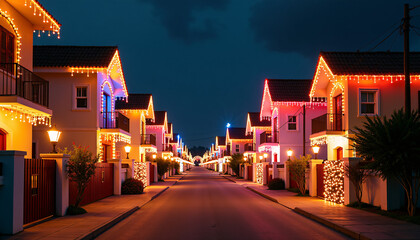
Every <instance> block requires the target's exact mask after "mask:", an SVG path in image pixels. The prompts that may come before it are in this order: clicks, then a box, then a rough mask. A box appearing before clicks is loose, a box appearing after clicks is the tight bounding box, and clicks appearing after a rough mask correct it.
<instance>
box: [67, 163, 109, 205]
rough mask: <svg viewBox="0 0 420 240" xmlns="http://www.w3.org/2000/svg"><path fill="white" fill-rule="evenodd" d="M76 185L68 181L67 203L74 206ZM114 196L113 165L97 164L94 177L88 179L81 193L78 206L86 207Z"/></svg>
mask: <svg viewBox="0 0 420 240" xmlns="http://www.w3.org/2000/svg"><path fill="white" fill-rule="evenodd" d="M77 191H78V190H77V184H76V183H75V182H73V181H70V185H69V203H70V204H72V205H73V204H74V203H75V202H76V197H77ZM113 194H114V164H113V163H97V164H96V169H95V175H93V177H92V178H91V179H90V182H89V184H88V186H87V187H86V189H85V192H84V193H83V199H82V202H81V203H80V205H86V204H89V203H92V202H95V201H97V200H100V199H102V198H106V197H108V196H111V195H113Z"/></svg>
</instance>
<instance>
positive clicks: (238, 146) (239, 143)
mask: <svg viewBox="0 0 420 240" xmlns="http://www.w3.org/2000/svg"><path fill="white" fill-rule="evenodd" d="M252 138H253V136H252V134H249V135H247V134H246V128H234V127H229V128H227V129H226V154H225V156H232V155H233V154H243V153H245V151H246V150H249V149H250V146H251V145H252Z"/></svg>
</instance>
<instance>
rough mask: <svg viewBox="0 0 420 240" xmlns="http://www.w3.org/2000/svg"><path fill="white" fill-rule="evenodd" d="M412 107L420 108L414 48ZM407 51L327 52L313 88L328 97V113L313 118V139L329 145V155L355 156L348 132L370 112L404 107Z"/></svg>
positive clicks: (312, 94) (381, 113)
mask: <svg viewBox="0 0 420 240" xmlns="http://www.w3.org/2000/svg"><path fill="white" fill-rule="evenodd" d="M410 57H411V63H413V65H412V66H411V67H410V72H411V76H410V81H411V103H412V109H419V101H420V81H419V78H420V68H419V66H420V65H419V64H417V63H418V62H419V60H420V53H417V52H415V53H410ZM403 63H404V61H403V53H398V52H321V53H320V55H319V59H318V64H317V67H316V71H315V76H314V79H313V84H312V87H311V91H310V97H311V98H312V99H317V98H324V99H326V103H327V106H328V107H327V112H326V113H325V114H319V115H318V116H316V118H313V119H312V134H311V136H310V139H311V143H312V144H318V145H320V146H323V147H325V148H327V149H328V159H329V160H339V159H342V158H343V157H344V158H345V157H354V156H356V153H355V151H354V149H353V148H352V144H351V142H350V141H349V139H348V136H351V135H352V130H353V129H354V128H355V127H356V126H359V127H360V126H362V123H363V122H364V121H365V118H366V117H370V116H390V115H391V114H392V113H393V112H394V111H395V110H397V109H401V108H402V107H403V106H404V79H405V77H404V71H403V69H404V68H403Z"/></svg>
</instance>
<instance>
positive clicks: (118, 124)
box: [101, 112, 130, 133]
mask: <svg viewBox="0 0 420 240" xmlns="http://www.w3.org/2000/svg"><path fill="white" fill-rule="evenodd" d="M101 115H102V127H101V128H104V129H116V128H119V129H121V130H124V131H126V132H127V133H129V132H130V119H128V118H127V117H126V116H124V115H123V114H121V113H119V112H102V113H101Z"/></svg>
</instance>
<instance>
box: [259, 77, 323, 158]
mask: <svg viewBox="0 0 420 240" xmlns="http://www.w3.org/2000/svg"><path fill="white" fill-rule="evenodd" d="M311 86H312V80H307V79H301V80H299V79H266V80H265V85H264V93H263V99H262V104H261V112H260V120H270V121H271V131H270V130H267V131H265V132H262V133H261V134H260V135H259V137H260V146H259V147H258V151H259V152H266V153H269V158H270V159H268V160H269V162H281V163H283V162H285V161H286V160H287V159H288V156H287V151H288V150H289V149H291V150H292V151H293V156H296V157H299V155H304V154H313V153H312V149H311V145H310V140H309V136H310V134H311V131H312V129H311V119H312V118H314V117H316V116H319V115H322V114H325V113H326V111H327V109H326V108H327V107H326V103H325V101H324V98H318V99H310V97H309V93H310V89H311ZM311 100H314V101H311ZM324 157H326V149H321V151H320V153H319V154H318V158H324Z"/></svg>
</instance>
